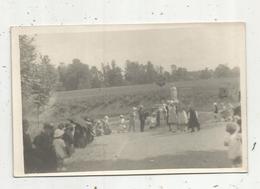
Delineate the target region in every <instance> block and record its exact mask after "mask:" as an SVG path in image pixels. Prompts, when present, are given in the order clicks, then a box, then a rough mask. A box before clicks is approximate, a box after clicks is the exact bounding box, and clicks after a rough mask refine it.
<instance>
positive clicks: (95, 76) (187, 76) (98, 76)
mask: <svg viewBox="0 0 260 189" xmlns="http://www.w3.org/2000/svg"><path fill="white" fill-rule="evenodd" d="M57 72H58V76H59V77H58V78H59V80H58V87H57V90H65V91H67V90H78V89H89V88H100V87H113V86H123V85H138V84H149V83H157V84H158V85H164V84H165V83H166V82H174V81H185V80H198V79H210V78H225V77H237V76H239V68H238V67H234V68H232V69H231V68H229V67H228V66H227V65H224V64H220V65H218V66H217V67H216V68H215V70H211V69H208V68H205V69H203V70H199V71H188V70H187V69H186V68H183V67H177V66H176V65H172V66H171V70H170V71H167V70H164V68H163V67H162V66H155V65H154V64H152V62H150V61H148V62H147V63H146V64H141V63H139V62H136V61H130V60H127V61H126V62H125V68H124V69H122V68H121V67H119V66H118V65H117V64H116V61H115V60H112V61H111V62H110V63H106V64H103V63H102V64H101V68H100V69H98V68H97V67H96V66H89V65H88V64H86V63H83V62H81V61H80V60H79V59H73V60H72V62H71V63H67V64H65V63H60V65H59V66H58V67H57Z"/></svg>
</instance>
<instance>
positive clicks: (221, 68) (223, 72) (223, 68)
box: [214, 64, 232, 78]
mask: <svg viewBox="0 0 260 189" xmlns="http://www.w3.org/2000/svg"><path fill="white" fill-rule="evenodd" d="M214 75H215V77H217V78H223V77H230V76H231V75H232V74H231V70H230V68H229V67H228V66H227V65H225V64H219V65H218V66H217V67H216V69H215V71H214Z"/></svg>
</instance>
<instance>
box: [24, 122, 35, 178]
mask: <svg viewBox="0 0 260 189" xmlns="http://www.w3.org/2000/svg"><path fill="white" fill-rule="evenodd" d="M28 129H29V122H28V120H23V158H24V172H25V173H31V172H34V165H33V162H32V159H33V146H32V140H31V136H30V135H29V133H28Z"/></svg>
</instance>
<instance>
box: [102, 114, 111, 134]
mask: <svg viewBox="0 0 260 189" xmlns="http://www.w3.org/2000/svg"><path fill="white" fill-rule="evenodd" d="M103 131H104V135H110V134H111V132H112V131H111V129H110V124H109V117H108V116H105V117H104V124H103Z"/></svg>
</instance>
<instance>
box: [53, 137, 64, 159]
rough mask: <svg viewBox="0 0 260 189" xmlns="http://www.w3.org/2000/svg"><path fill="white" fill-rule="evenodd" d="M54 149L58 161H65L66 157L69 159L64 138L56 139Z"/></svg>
mask: <svg viewBox="0 0 260 189" xmlns="http://www.w3.org/2000/svg"><path fill="white" fill-rule="evenodd" d="M53 147H54V150H55V154H56V157H57V158H58V159H64V158H65V157H67V153H66V144H65V142H64V140H63V139H62V138H55V139H54V140H53Z"/></svg>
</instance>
